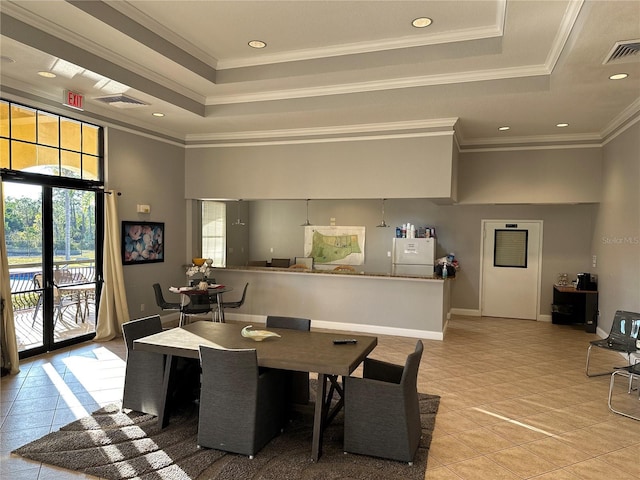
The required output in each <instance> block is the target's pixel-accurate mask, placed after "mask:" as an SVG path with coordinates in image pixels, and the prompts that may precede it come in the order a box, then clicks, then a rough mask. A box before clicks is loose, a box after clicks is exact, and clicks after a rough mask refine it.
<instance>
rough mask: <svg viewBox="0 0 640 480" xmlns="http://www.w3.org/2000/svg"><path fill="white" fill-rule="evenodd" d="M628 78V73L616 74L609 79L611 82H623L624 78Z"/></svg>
mask: <svg viewBox="0 0 640 480" xmlns="http://www.w3.org/2000/svg"><path fill="white" fill-rule="evenodd" d="M628 76H629V74H628V73H616V74H615V75H611V76H610V77H609V80H622V79H623V78H627V77H628Z"/></svg>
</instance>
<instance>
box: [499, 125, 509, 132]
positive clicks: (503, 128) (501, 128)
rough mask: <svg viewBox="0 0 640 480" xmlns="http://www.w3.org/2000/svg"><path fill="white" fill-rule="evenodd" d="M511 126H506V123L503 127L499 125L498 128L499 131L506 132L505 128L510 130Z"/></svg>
mask: <svg viewBox="0 0 640 480" xmlns="http://www.w3.org/2000/svg"><path fill="white" fill-rule="evenodd" d="M510 129H511V127H507V126H506V125H505V126H504V127H499V128H498V130H500V131H501V132H506V131H507V130H510Z"/></svg>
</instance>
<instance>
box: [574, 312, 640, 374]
mask: <svg viewBox="0 0 640 480" xmlns="http://www.w3.org/2000/svg"><path fill="white" fill-rule="evenodd" d="M638 340H640V313H634V312H625V311H623V310H618V311H617V312H616V314H615V316H614V317H613V323H612V324H611V331H610V332H609V335H608V336H607V338H603V339H599V340H593V341H591V342H589V348H588V349H587V365H586V367H585V373H586V374H587V376H588V377H597V376H599V375H609V374H611V373H613V370H609V371H606V372H598V373H591V372H589V360H590V356H591V348H592V347H598V348H603V349H605V350H612V351H614V352H618V353H624V354H626V356H627V365H626V366H629V365H630V364H631V354H632V353H634V352H636V351H638V350H640V348H638V346H637V344H636V342H637V341H638Z"/></svg>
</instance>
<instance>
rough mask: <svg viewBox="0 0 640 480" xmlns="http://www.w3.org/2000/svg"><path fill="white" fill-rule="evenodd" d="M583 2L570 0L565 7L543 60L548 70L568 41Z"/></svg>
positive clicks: (551, 68)
mask: <svg viewBox="0 0 640 480" xmlns="http://www.w3.org/2000/svg"><path fill="white" fill-rule="evenodd" d="M583 4H584V0H572V1H570V2H569V4H568V5H567V9H566V10H565V12H564V15H563V17H562V22H561V24H560V27H559V28H558V33H557V35H556V37H555V39H554V41H553V44H552V45H551V48H550V49H549V54H548V55H547V60H546V62H545V65H546V66H547V69H548V70H549V72H551V71H553V69H554V67H555V66H556V63H558V60H559V59H560V55H561V54H562V51H563V50H564V48H565V46H566V44H567V42H568V41H569V37H570V35H571V32H572V30H573V28H574V26H575V24H576V21H577V19H578V15H579V14H580V11H581V10H582V5H583Z"/></svg>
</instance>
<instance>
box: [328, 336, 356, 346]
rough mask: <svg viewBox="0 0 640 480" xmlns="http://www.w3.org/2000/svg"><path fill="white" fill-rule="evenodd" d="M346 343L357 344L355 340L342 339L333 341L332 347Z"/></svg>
mask: <svg viewBox="0 0 640 480" xmlns="http://www.w3.org/2000/svg"><path fill="white" fill-rule="evenodd" d="M348 343H358V340H356V339H355V338H344V339H340V340H334V341H333V344H334V345H346V344H348Z"/></svg>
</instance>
